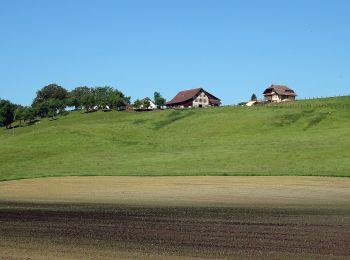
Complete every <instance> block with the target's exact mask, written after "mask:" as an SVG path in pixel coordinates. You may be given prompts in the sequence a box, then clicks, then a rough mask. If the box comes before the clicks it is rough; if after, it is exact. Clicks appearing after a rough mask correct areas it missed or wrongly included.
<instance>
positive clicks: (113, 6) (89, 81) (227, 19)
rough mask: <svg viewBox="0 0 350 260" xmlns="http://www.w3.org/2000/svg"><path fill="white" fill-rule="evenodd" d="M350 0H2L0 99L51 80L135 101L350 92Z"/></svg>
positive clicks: (27, 95) (24, 99) (20, 95)
mask: <svg viewBox="0 0 350 260" xmlns="http://www.w3.org/2000/svg"><path fill="white" fill-rule="evenodd" d="M349 13H350V1H347V0H317V1H315V0H278V1H274V0H241V1H240V0H227V1H225V0H208V1H206V0H161V1H154V0H147V1H144V0H142V1H141V0H139V1H136V0H123V1H118V0H111V1H107V0H90V1H89V0H85V1H81V0H74V1H71V0H56V1H54V0H43V1H39V0H31V1H26V0H23V1H19V0H0V33H1V34H0V71H1V73H0V97H1V98H5V99H10V100H11V101H13V102H15V103H20V104H23V105H29V104H31V102H32V100H33V98H34V97H35V92H36V91H37V90H39V89H40V88H42V87H43V86H45V85H47V84H50V83H57V84H59V85H61V86H63V87H65V88H67V89H73V88H75V87H77V86H82V85H88V86H104V85H110V86H113V87H116V88H118V89H120V90H122V91H123V92H125V94H127V95H129V96H132V98H133V99H136V98H142V97H145V96H150V97H152V96H153V92H154V91H155V90H157V91H160V92H161V94H162V95H163V96H164V97H165V98H166V99H171V98H172V97H173V96H174V95H175V94H176V93H177V92H178V91H180V90H184V89H190V88H194V87H198V86H201V87H203V88H205V89H207V90H208V91H209V92H211V93H212V94H214V95H216V96H218V97H220V98H221V99H222V101H223V103H224V104H234V103H238V102H240V101H244V100H247V99H249V98H250V96H251V94H252V93H256V94H257V95H258V97H262V95H261V93H262V92H263V90H264V89H265V88H266V87H268V86H269V85H270V84H272V83H274V84H287V85H288V86H290V87H292V88H293V89H294V90H295V91H296V92H297V93H298V94H299V98H307V97H321V96H335V95H346V94H350V73H349V71H350V70H349V69H350V33H349V30H350V15H349Z"/></svg>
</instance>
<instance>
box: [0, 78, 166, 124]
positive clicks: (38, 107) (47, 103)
mask: <svg viewBox="0 0 350 260" xmlns="http://www.w3.org/2000/svg"><path fill="white" fill-rule="evenodd" d="M154 100H155V103H156V104H157V106H159V107H162V106H163V105H164V104H165V99H164V98H163V97H162V96H161V95H160V93H159V92H155V93H154ZM128 105H130V97H127V96H125V95H124V93H122V92H121V91H119V90H118V89H115V88H113V87H110V86H105V87H87V86H83V87H77V88H75V89H73V90H72V91H68V90H66V89H65V88H63V87H61V86H59V85H57V84H50V85H47V86H45V87H43V88H42V89H41V90H39V91H38V92H37V93H36V97H35V99H34V100H33V103H32V105H31V106H29V107H23V106H21V105H16V104H13V103H11V102H10V101H8V100H1V99H0V127H3V126H6V128H9V127H11V124H12V123H13V122H14V121H19V123H20V125H22V123H31V122H33V121H34V120H35V118H36V117H50V118H54V117H55V116H57V115H58V114H64V113H65V109H66V107H74V108H75V109H76V110H78V109H84V110H85V111H86V112H90V111H95V110H96V109H108V110H110V109H116V110H123V109H125V108H126V107H127V106H128ZM140 105H144V106H145V105H147V104H140Z"/></svg>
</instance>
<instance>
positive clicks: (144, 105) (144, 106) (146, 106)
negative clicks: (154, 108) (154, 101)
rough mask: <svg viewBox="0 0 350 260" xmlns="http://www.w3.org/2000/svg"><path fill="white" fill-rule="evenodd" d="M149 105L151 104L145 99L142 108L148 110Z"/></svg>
mask: <svg viewBox="0 0 350 260" xmlns="http://www.w3.org/2000/svg"><path fill="white" fill-rule="evenodd" d="M150 105H151V102H149V100H148V99H145V100H144V101H143V104H142V106H143V108H145V109H147V108H149V106H150Z"/></svg>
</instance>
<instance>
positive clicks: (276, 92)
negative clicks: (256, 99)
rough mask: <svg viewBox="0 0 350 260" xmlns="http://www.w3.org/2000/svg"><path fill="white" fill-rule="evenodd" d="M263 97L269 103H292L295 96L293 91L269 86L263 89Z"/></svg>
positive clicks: (281, 86) (284, 87) (277, 86)
mask: <svg viewBox="0 0 350 260" xmlns="http://www.w3.org/2000/svg"><path fill="white" fill-rule="evenodd" d="M263 95H264V97H265V100H266V101H269V102H283V101H293V100H295V97H296V96H297V94H296V93H295V92H294V90H292V89H290V88H288V87H287V86H283V85H271V86H270V87H268V88H267V89H265V91H264V92H263Z"/></svg>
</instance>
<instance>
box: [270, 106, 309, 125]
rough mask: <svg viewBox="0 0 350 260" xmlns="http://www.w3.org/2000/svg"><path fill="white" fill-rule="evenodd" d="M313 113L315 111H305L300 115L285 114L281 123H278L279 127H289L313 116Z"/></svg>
mask: <svg viewBox="0 0 350 260" xmlns="http://www.w3.org/2000/svg"><path fill="white" fill-rule="evenodd" d="M313 112H314V110H304V111H302V112H299V113H292V114H285V115H283V116H282V117H281V119H280V121H279V122H277V126H289V125H291V124H294V123H296V122H297V121H298V120H299V119H301V118H303V117H307V116H310V115H312V113H313Z"/></svg>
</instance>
